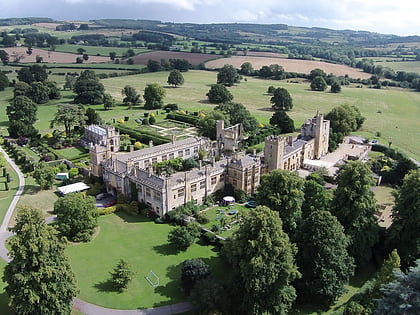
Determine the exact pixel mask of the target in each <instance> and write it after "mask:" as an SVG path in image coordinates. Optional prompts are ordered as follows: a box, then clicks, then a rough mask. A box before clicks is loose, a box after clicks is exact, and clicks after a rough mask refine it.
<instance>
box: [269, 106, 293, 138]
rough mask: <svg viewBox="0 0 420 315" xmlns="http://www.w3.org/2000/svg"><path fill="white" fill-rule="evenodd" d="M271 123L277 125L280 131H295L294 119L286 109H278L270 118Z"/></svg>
mask: <svg viewBox="0 0 420 315" xmlns="http://www.w3.org/2000/svg"><path fill="white" fill-rule="evenodd" d="M270 125H273V126H277V129H278V130H279V133H280V134H282V133H289V132H294V131H295V123H294V122H293V119H292V118H290V117H289V115H287V113H286V112H285V111H282V110H280V111H277V112H275V113H274V114H273V116H271V118H270Z"/></svg>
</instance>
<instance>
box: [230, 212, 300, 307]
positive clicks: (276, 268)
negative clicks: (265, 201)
mask: <svg viewBox="0 0 420 315" xmlns="http://www.w3.org/2000/svg"><path fill="white" fill-rule="evenodd" d="M224 254H225V256H226V257H227V260H228V262H229V263H230V265H231V266H232V271H233V274H232V278H231V286H232V291H233V293H234V294H235V293H236V298H237V301H238V302H239V305H236V304H235V305H232V306H233V308H236V309H237V308H238V307H239V309H240V311H238V313H240V314H253V315H261V314H267V313H268V314H287V312H288V311H289V309H290V308H291V306H292V304H293V302H294V300H295V298H296V293H295V289H294V288H293V286H292V285H291V282H292V281H293V280H294V279H296V278H297V277H298V276H299V272H298V270H297V267H296V264H295V261H294V260H295V259H294V256H295V254H296V247H295V246H294V245H292V244H291V243H290V241H289V237H288V236H287V234H286V233H284V232H283V229H282V221H281V219H280V218H279V216H278V214H277V213H276V212H275V211H271V210H270V209H269V208H267V207H264V206H259V207H257V208H256V209H254V210H252V211H251V212H250V213H249V214H247V215H245V217H244V222H243V224H241V226H240V227H239V229H238V230H237V231H236V232H234V234H233V236H232V239H231V241H230V242H228V243H227V244H226V245H225V248H224ZM231 303H235V302H234V301H231Z"/></svg>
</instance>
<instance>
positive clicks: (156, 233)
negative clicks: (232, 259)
mask: <svg viewBox="0 0 420 315" xmlns="http://www.w3.org/2000/svg"><path fill="white" fill-rule="evenodd" d="M99 226H100V231H99V234H98V236H97V237H96V238H95V239H93V240H92V241H91V242H89V243H87V244H79V245H74V246H70V247H69V248H68V249H67V254H68V255H69V256H70V258H71V263H72V267H73V270H74V271H75V273H76V275H77V280H78V285H79V288H80V290H81V292H80V295H79V297H80V298H82V299H84V300H86V301H88V302H91V303H94V304H98V305H102V306H106V307H111V308H121V309H136V308H149V307H153V306H159V305H166V304H172V303H177V302H181V301H185V300H186V298H185V296H184V295H183V294H182V291H181V288H180V276H181V274H180V268H181V263H182V262H183V261H184V260H185V259H192V258H202V259H203V260H204V261H205V262H206V263H207V264H209V265H210V266H212V267H213V268H214V269H215V271H216V274H220V271H221V269H222V268H221V267H222V266H221V262H220V260H219V258H218V257H217V253H216V252H215V250H214V249H213V248H212V247H210V246H203V245H200V244H198V243H196V244H193V245H192V246H191V247H190V248H188V250H187V251H185V252H177V251H175V250H174V249H173V248H172V247H171V246H170V245H168V243H167V237H168V233H169V231H170V230H172V229H173V227H172V226H170V225H167V224H155V223H154V222H152V221H150V220H149V219H146V218H142V217H131V216H128V215H125V214H121V213H118V214H112V215H107V216H104V217H100V218H99ZM119 259H125V260H126V261H127V262H128V263H129V264H130V265H131V267H132V270H133V271H135V276H134V279H133V281H132V282H131V283H130V284H129V286H128V289H127V290H126V291H124V292H122V293H120V292H115V291H113V290H112V288H111V285H110V283H109V282H108V279H109V272H110V271H112V269H113V267H114V266H115V265H116V264H117V262H118V261H119ZM150 270H153V272H155V273H156V274H157V276H158V277H159V278H160V285H159V286H158V287H156V288H153V287H152V286H151V285H150V284H149V283H148V282H147V281H146V279H145V277H146V276H147V274H148V273H149V271H150Z"/></svg>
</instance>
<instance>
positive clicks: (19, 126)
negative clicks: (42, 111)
mask: <svg viewBox="0 0 420 315" xmlns="http://www.w3.org/2000/svg"><path fill="white" fill-rule="evenodd" d="M37 110H38V108H37V106H36V104H35V103H34V102H32V100H31V99H30V98H28V97H26V96H17V97H14V98H13V100H12V101H11V102H10V105H9V106H7V108H6V113H7V116H8V117H9V122H10V123H9V127H8V131H9V135H10V136H12V137H14V138H17V137H19V136H24V137H28V138H31V139H33V138H35V137H36V136H37V134H38V131H37V130H36V129H35V128H34V127H33V124H34V123H35V121H36V113H37Z"/></svg>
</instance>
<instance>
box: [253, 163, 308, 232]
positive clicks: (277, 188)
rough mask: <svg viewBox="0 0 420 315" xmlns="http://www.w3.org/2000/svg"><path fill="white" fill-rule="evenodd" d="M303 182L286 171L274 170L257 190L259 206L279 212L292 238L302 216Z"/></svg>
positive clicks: (266, 176) (284, 226)
mask: <svg viewBox="0 0 420 315" xmlns="http://www.w3.org/2000/svg"><path fill="white" fill-rule="evenodd" d="M302 188H303V180H302V179H301V178H300V177H299V176H298V175H296V174H294V173H291V172H289V171H285V170H274V171H272V172H270V173H269V174H266V175H263V176H262V177H261V183H260V186H259V187H258V190H257V201H258V204H260V205H264V206H267V207H269V208H270V209H272V210H274V211H277V212H278V213H279V215H280V218H281V219H282V221H283V229H284V231H285V232H286V233H287V234H289V236H292V235H293V233H294V231H295V230H296V228H297V226H298V223H299V220H300V218H301V215H302V211H301V207H302V203H303V200H304V199H303V198H304V194H303V191H302Z"/></svg>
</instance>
